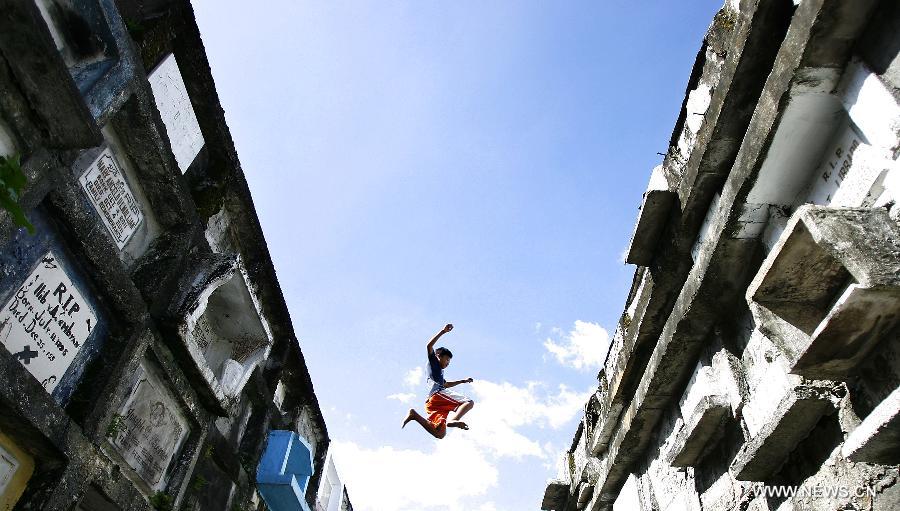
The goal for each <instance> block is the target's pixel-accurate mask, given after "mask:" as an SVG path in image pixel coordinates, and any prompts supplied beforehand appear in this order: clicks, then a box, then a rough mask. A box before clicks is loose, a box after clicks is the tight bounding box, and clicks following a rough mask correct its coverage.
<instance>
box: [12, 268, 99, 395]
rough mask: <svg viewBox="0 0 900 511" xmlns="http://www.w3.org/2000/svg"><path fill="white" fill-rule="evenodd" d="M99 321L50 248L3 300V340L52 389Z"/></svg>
mask: <svg viewBox="0 0 900 511" xmlns="http://www.w3.org/2000/svg"><path fill="white" fill-rule="evenodd" d="M96 325H97V316H96V315H95V314H94V310H93V309H91V307H90V305H89V304H88V303H87V302H86V301H85V299H84V297H83V296H82V295H81V293H80V292H79V291H78V288H76V287H75V284H73V283H72V280H71V279H70V278H69V276H68V275H66V272H65V271H64V270H63V268H62V267H61V266H60V263H59V261H58V260H57V259H56V256H55V255H53V252H47V254H46V255H45V256H44V257H42V258H41V260H40V262H39V263H38V265H37V267H36V268H35V269H34V270H32V272H31V275H29V276H28V278H27V279H26V280H25V283H24V284H22V285H21V286H20V287H19V288H18V289H17V290H16V292H15V293H14V294H13V295H12V297H10V299H9V301H7V302H6V304H5V305H4V306H3V311H2V312H0V341H2V342H3V345H4V346H6V349H7V350H9V352H10V353H12V355H13V356H14V357H15V358H16V359H18V361H19V363H21V364H22V365H23V366H25V368H26V369H28V371H29V372H30V373H31V374H32V375H34V377H35V378H37V380H38V381H39V382H41V384H42V385H43V386H44V389H45V390H46V391H47V392H53V389H54V388H56V385H57V384H58V383H59V381H60V379H62V377H63V374H65V372H66V370H67V369H68V368H69V366H70V365H71V364H72V360H74V359H75V355H76V354H77V353H78V351H79V350H80V349H81V347H82V346H84V343H85V341H87V339H88V337H89V336H90V335H91V331H92V330H93V329H94V327H95V326H96Z"/></svg>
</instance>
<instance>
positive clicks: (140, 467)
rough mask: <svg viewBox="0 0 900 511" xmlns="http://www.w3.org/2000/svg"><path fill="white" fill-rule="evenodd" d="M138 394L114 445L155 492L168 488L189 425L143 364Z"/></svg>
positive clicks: (122, 414)
mask: <svg viewBox="0 0 900 511" xmlns="http://www.w3.org/2000/svg"><path fill="white" fill-rule="evenodd" d="M135 381H136V382H137V383H136V385H135V386H134V390H133V391H132V392H131V395H130V396H129V397H128V400H127V401H126V402H125V406H124V407H123V408H122V410H121V411H120V412H119V413H120V415H119V417H117V419H116V420H118V421H119V424H118V428H120V430H119V431H118V432H116V433H115V434H114V436H113V438H112V444H113V445H114V446H115V447H116V449H118V451H119V453H120V454H121V455H122V457H123V458H125V461H127V462H128V464H129V465H130V466H131V468H133V469H134V470H135V472H137V473H138V474H139V475H140V476H141V478H142V479H143V480H144V482H146V483H147V485H149V486H150V487H151V488H153V489H160V488H163V487H164V486H165V484H166V481H165V475H166V469H167V468H168V466H169V463H171V461H172V458H173V457H174V456H175V455H176V454H177V453H178V451H179V450H180V449H181V445H182V444H183V443H184V440H185V439H186V438H187V435H188V422H187V419H185V417H184V414H183V413H182V412H181V410H180V408H179V406H178V404H177V403H176V402H175V399H174V398H173V397H172V394H171V393H170V392H169V391H168V390H167V389H166V387H165V386H164V384H163V383H162V381H161V380H160V379H159V378H158V377H156V376H155V375H154V373H153V372H152V371H150V370H148V369H147V367H145V366H144V365H143V364H142V365H141V366H140V367H139V368H138V372H137V375H136V377H135Z"/></svg>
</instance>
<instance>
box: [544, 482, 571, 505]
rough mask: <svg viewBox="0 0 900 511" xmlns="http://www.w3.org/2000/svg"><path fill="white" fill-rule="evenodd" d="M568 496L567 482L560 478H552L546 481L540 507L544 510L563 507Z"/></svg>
mask: <svg viewBox="0 0 900 511" xmlns="http://www.w3.org/2000/svg"><path fill="white" fill-rule="evenodd" d="M568 498H569V483H568V482H567V481H562V480H560V479H553V480H551V481H549V482H548V483H547V487H546V488H545V489H544V498H543V500H542V501H541V509H543V510H544V511H557V510H560V509H563V507H564V506H565V505H566V501H567V500H568Z"/></svg>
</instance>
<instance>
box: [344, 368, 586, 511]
mask: <svg viewBox="0 0 900 511" xmlns="http://www.w3.org/2000/svg"><path fill="white" fill-rule="evenodd" d="M454 390H467V391H470V392H469V395H470V397H472V398H473V399H474V400H475V408H473V409H472V411H471V412H469V413H468V414H467V415H466V416H465V417H464V419H463V420H464V421H466V422H467V423H468V424H469V426H470V427H471V429H470V430H469V431H465V432H463V431H456V430H451V431H450V432H449V433H448V435H447V437H446V438H444V439H443V440H440V441H437V442H435V443H434V444H433V448H431V449H430V450H415V449H396V448H394V447H390V446H382V447H378V448H367V447H365V446H361V445H358V444H356V443H353V442H338V441H336V442H335V444H334V445H335V449H336V451H335V452H336V456H337V459H338V460H339V467H338V470H339V471H340V473H341V475H342V476H343V477H344V478H345V482H346V483H347V485H348V488H349V489H350V491H351V494H352V498H353V502H354V507H355V508H357V509H359V510H360V511H376V510H377V511H422V510H424V509H427V510H428V511H471V510H473V509H476V510H479V511H495V510H496V509H497V508H496V505H495V504H494V503H493V502H490V501H483V502H482V501H481V499H482V498H483V497H484V496H485V495H486V494H487V491H488V490H489V489H490V488H492V487H495V486H496V485H497V481H498V473H499V471H498V467H497V464H498V463H499V460H501V459H502V458H514V459H521V458H523V457H526V456H531V457H535V458H538V459H542V460H544V461H546V462H553V461H555V460H554V457H555V455H556V454H557V453H556V452H551V449H552V448H551V446H550V445H548V444H546V443H545V444H544V445H542V444H540V443H539V442H537V441H535V440H533V439H532V438H529V436H528V431H527V428H535V427H537V428H553V429H560V428H562V427H563V426H565V425H567V424H569V423H570V421H572V420H573V419H575V418H576V417H579V416H580V414H581V411H582V408H583V406H584V403H585V402H586V401H587V399H588V397H589V396H590V394H591V392H593V391H592V390H588V391H586V392H583V393H579V392H575V391H573V390H571V389H569V388H568V387H566V386H564V385H560V386H557V387H551V386H548V385H546V384H544V383H542V382H528V383H526V384H525V385H523V386H516V385H513V384H511V383H509V382H501V383H497V382H491V381H487V380H477V381H475V382H474V383H473V384H472V385H471V387H469V388H468V389H464V388H462V387H460V388H457V389H454ZM420 411H421V410H420ZM406 431H410V432H409V433H407V432H406ZM404 434H418V435H426V433H425V432H423V431H421V430H420V429H419V428H418V427H417V426H416V425H415V424H414V423H411V424H409V425H408V426H407V427H406V430H405V431H404ZM436 474H439V475H438V476H437V477H438V478H439V479H440V482H441V487H442V491H441V498H442V499H445V500H443V502H440V503H436V502H435V493H434V486H433V484H434V481H435V477H436ZM440 474H447V475H450V474H452V476H448V477H441V476H440ZM445 497H446V498H445ZM473 501H474V502H473Z"/></svg>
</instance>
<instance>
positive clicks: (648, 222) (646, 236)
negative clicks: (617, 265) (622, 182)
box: [625, 166, 676, 266]
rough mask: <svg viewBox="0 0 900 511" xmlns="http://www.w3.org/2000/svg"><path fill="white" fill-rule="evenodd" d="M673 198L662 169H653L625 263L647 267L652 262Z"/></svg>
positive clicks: (673, 194) (674, 195) (673, 195)
mask: <svg viewBox="0 0 900 511" xmlns="http://www.w3.org/2000/svg"><path fill="white" fill-rule="evenodd" d="M675 197H676V194H675V192H672V191H670V190H669V187H668V185H667V183H666V179H665V177H664V175H663V171H662V167H661V166H660V167H656V168H655V169H653V173H652V174H651V176H650V185H649V187H648V190H647V191H646V192H645V193H644V199H643V201H642V202H641V212H640V213H639V214H638V219H637V224H636V225H635V227H634V234H632V235H631V244H630V245H629V247H628V255H627V256H626V257H625V262H626V263H629V264H636V265H638V266H649V265H650V263H651V262H652V261H653V254H654V253H656V243H657V241H659V236H660V235H661V234H662V232H663V229H664V228H665V227H666V220H667V219H668V217H669V211H670V210H671V209H672V204H673V203H674V202H675Z"/></svg>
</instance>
